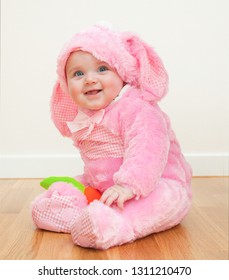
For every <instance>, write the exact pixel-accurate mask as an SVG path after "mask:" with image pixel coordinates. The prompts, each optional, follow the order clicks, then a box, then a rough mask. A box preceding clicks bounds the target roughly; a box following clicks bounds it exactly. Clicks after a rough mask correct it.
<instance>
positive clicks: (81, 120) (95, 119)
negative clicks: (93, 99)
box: [67, 109, 105, 136]
mask: <svg viewBox="0 0 229 280" xmlns="http://www.w3.org/2000/svg"><path fill="white" fill-rule="evenodd" d="M104 113H105V110H104V109H102V110H99V111H97V112H96V113H94V114H93V115H92V116H88V115H87V114H85V113H84V112H82V111H79V112H78V114H77V116H76V117H75V119H74V120H73V121H72V122H67V125H68V127H69V129H70V131H71V132H72V133H73V132H77V131H79V130H82V129H84V128H88V131H87V136H88V135H89V134H90V133H91V132H92V130H93V129H94V127H95V125H96V124H99V123H101V121H102V119H103V116H104Z"/></svg>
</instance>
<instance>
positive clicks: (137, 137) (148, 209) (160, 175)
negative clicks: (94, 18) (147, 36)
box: [51, 26, 192, 249]
mask: <svg viewBox="0 0 229 280" xmlns="http://www.w3.org/2000/svg"><path fill="white" fill-rule="evenodd" d="M104 45H105V46H106V47H105V48H104ZM78 49H82V50H85V51H88V52H91V53H92V54H93V55H94V56H95V57H97V58H98V59H100V60H104V61H106V62H107V63H109V64H110V65H112V66H113V67H115V68H116V69H117V71H118V73H119V74H120V76H121V77H122V79H123V80H124V81H125V82H126V83H128V84H130V86H131V87H130V88H129V89H128V91H127V92H126V93H125V94H124V95H123V96H122V98H121V99H120V100H119V101H117V102H113V103H111V104H110V105H109V106H108V107H107V108H105V115H104V118H103V120H102V122H101V123H100V124H99V125H97V126H95V128H94V130H96V129H98V128H99V126H102V127H103V128H105V129H107V130H109V131H110V132H111V133H112V134H113V135H116V136H119V137H121V138H122V145H123V148H124V154H123V157H109V158H108V157H107V158H105V157H101V158H97V159H89V158H88V157H87V154H84V153H83V152H82V151H81V155H82V159H83V160H84V163H85V167H84V174H83V175H82V176H81V179H80V180H81V181H82V182H83V183H84V184H89V185H91V186H93V187H95V188H97V189H99V190H100V191H101V192H103V191H104V190H106V189H107V188H109V187H110V186H112V185H113V184H118V185H122V186H124V187H126V188H130V189H132V190H133V192H134V193H135V194H136V198H135V199H132V200H130V201H128V202H126V203H125V207H124V210H123V211H121V210H119V209H118V208H117V207H115V206H113V207H110V208H109V207H107V206H105V205H104V204H102V203H100V202H99V201H95V202H93V203H91V204H90V205H88V206H86V207H84V208H83V210H82V211H80V212H79V215H77V217H76V219H75V222H74V223H73V224H72V229H71V233H72V238H73V241H74V243H76V244H78V245H80V246H84V247H93V248H99V249H106V248H109V247H111V246H116V245H121V244H123V243H126V242H131V241H133V240H135V239H137V238H141V237H143V236H146V235H148V234H151V233H154V232H158V231H162V230H166V229H168V228H171V227H173V226H175V225H177V224H178V223H180V222H181V220H182V219H183V218H184V217H185V215H186V214H187V213H188V210H189V208H190V206H191V197H192V194H191V187H190V182H191V175H192V172H191V168H190V166H189V164H188V163H187V162H186V161H185V159H184V156H183V155H182V152H181V149H180V146H179V143H178V141H177V139H176V137H175V134H174V132H173V130H172V128H171V125H170V121H169V118H168V117H167V116H166V114H165V113H164V112H162V111H161V109H160V108H159V106H158V105H157V102H158V101H159V100H160V99H161V98H163V97H164V95H165V94H166V92H167V84H168V79H167V74H166V71H165V69H164V66H163V64H162V62H161V60H160V59H159V57H158V55H157V54H156V53H155V52H154V50H153V49H152V48H151V47H150V46H148V45H147V44H146V43H145V42H143V41H142V40H141V39H140V38H139V37H137V36H136V35H134V34H132V33H125V32H124V33H122V32H114V31H112V30H110V29H107V28H104V27H99V26H93V27H91V28H89V29H87V30H85V31H83V32H81V33H78V34H76V35H75V36H74V37H73V38H72V40H71V41H70V42H69V43H68V44H66V46H65V47H64V49H63V50H62V52H61V54H60V56H59V58H58V70H57V73H58V80H57V83H56V85H55V87H54V90H53V96H52V101H51V111H52V119H53V121H54V123H55V125H56V126H57V128H58V129H59V131H60V132H61V134H62V135H64V136H68V137H72V138H73V141H74V144H75V145H76V146H78V142H77V141H78V140H77V137H74V135H73V134H72V133H71V132H70V130H69V129H68V127H67V124H66V123H67V122H69V121H73V119H74V118H75V117H76V115H77V112H78V109H77V106H76V105H75V104H74V103H73V101H72V100H71V98H70V96H69V95H68V90H67V85H66V81H65V63H66V60H67V58H68V56H69V54H70V53H71V52H72V51H74V50H78ZM91 113H93V112H91ZM102 141H103V140H101V143H99V144H100V145H102V144H103V142H102Z"/></svg>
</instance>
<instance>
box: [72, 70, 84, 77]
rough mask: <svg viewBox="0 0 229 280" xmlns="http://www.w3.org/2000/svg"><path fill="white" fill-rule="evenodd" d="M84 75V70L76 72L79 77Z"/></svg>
mask: <svg viewBox="0 0 229 280" xmlns="http://www.w3.org/2000/svg"><path fill="white" fill-rule="evenodd" d="M83 75H84V73H83V72H82V71H80V70H79V71H76V72H75V73H74V76H77V77H80V76H83Z"/></svg>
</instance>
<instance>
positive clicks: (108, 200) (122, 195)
mask: <svg viewBox="0 0 229 280" xmlns="http://www.w3.org/2000/svg"><path fill="white" fill-rule="evenodd" d="M133 197H134V194H133V192H132V190H131V189H128V188H124V187H122V186H119V185H114V186H113V187H110V188H109V189H107V190H106V191H105V192H104V193H103V194H102V196H101V198H100V201H101V202H103V203H104V204H106V205H107V206H110V205H111V204H112V203H114V202H116V203H117V205H118V207H119V208H120V209H123V205H124V202H125V201H127V200H129V199H131V198H133Z"/></svg>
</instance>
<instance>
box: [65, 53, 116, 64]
mask: <svg viewBox="0 0 229 280" xmlns="http://www.w3.org/2000/svg"><path fill="white" fill-rule="evenodd" d="M101 63H103V64H105V65H109V64H108V63H107V62H105V61H103V60H100V59H98V58H96V57H95V56H94V55H93V54H92V53H90V52H87V51H83V50H75V51H73V52H71V53H70V55H69V57H68V59H67V61H66V68H68V67H72V66H79V67H80V66H87V65H88V66H93V65H95V66H96V65H100V64H101ZM109 66H110V65H109ZM110 67H111V66H110Z"/></svg>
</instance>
